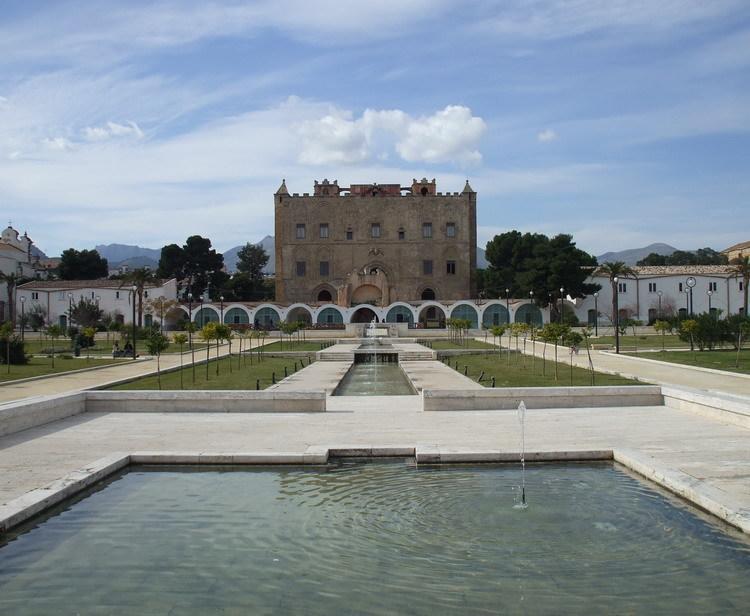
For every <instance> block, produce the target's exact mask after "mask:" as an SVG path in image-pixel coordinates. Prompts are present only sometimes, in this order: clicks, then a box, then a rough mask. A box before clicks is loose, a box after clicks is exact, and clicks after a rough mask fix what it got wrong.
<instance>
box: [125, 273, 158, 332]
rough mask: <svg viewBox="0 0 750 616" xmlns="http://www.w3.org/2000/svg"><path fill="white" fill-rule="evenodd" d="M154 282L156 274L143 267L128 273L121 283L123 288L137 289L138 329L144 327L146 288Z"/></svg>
mask: <svg viewBox="0 0 750 616" xmlns="http://www.w3.org/2000/svg"><path fill="white" fill-rule="evenodd" d="M154 282H156V276H155V275H154V273H153V272H152V271H151V270H147V269H146V268H145V267H141V268H139V269H135V270H133V271H132V272H128V273H127V274H126V275H125V277H124V278H123V279H122V282H121V283H120V287H121V288H123V287H125V288H127V287H129V288H131V289H132V287H135V300H136V301H137V302H138V303H137V312H138V327H143V294H144V292H145V291H146V287H147V286H149V285H150V284H153V283H154ZM131 301H133V298H131Z"/></svg>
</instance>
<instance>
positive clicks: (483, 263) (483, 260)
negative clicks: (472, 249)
mask: <svg viewBox="0 0 750 616" xmlns="http://www.w3.org/2000/svg"><path fill="white" fill-rule="evenodd" d="M487 267H489V262H488V261H487V256H486V255H485V254H484V248H480V247H479V246H477V269H487Z"/></svg>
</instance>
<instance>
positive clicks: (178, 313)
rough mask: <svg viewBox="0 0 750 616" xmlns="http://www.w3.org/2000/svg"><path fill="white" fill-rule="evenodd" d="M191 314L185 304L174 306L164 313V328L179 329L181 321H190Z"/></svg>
mask: <svg viewBox="0 0 750 616" xmlns="http://www.w3.org/2000/svg"><path fill="white" fill-rule="evenodd" d="M189 320H190V314H189V313H188V309H187V308H186V307H185V306H173V307H172V308H170V309H169V310H167V314H165V315H164V329H166V330H168V331H170V330H173V329H177V327H178V324H180V322H181V321H189Z"/></svg>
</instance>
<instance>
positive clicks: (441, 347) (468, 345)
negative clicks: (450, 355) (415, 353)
mask: <svg viewBox="0 0 750 616" xmlns="http://www.w3.org/2000/svg"><path fill="white" fill-rule="evenodd" d="M464 342H465V344H458V343H456V342H453V341H452V340H445V339H440V340H420V344H426V346H429V347H430V348H432V349H435V350H436V351H446V350H452V349H492V348H495V347H494V345H492V344H489V343H485V342H482V341H481V340H474V339H473V338H469V339H467V340H465V341H464Z"/></svg>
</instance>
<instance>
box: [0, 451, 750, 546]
mask: <svg viewBox="0 0 750 616" xmlns="http://www.w3.org/2000/svg"><path fill="white" fill-rule="evenodd" d="M343 457H375V458H377V457H413V458H414V459H415V462H416V464H418V465H419V464H460V463H493V462H494V463H506V464H507V463H513V462H518V460H519V457H520V454H519V452H512V451H501V450H483V451H478V450H475V449H470V448H450V447H441V446H437V445H430V444H418V445H417V446H416V447H403V446H389V445H388V446H378V445H372V446H363V445H356V446H335V447H323V446H310V447H308V448H307V449H306V450H305V451H304V452H237V453H227V452H194V451H193V452H190V451H166V452H149V451H136V452H132V453H116V454H112V455H109V456H106V457H104V458H101V459H99V460H97V461H95V462H93V463H91V464H89V465H87V466H85V467H83V468H81V469H78V470H75V471H73V472H71V473H68V474H67V475H65V476H64V477H62V478H60V479H57V480H55V481H53V482H52V483H50V484H48V485H46V486H44V487H42V488H37V489H35V490H31V491H30V492H27V493H26V494H24V495H23V496H20V497H18V498H16V499H13V500H12V501H9V502H8V503H6V504H4V505H0V535H1V534H3V533H6V532H8V531H9V530H11V529H13V528H15V527H16V526H19V525H20V524H23V523H24V522H26V521H27V520H29V519H30V518H32V517H34V516H36V515H38V514H40V513H42V512H44V511H45V510H47V509H49V508H50V507H53V506H55V505H57V504H59V503H60V502H62V501H64V500H66V499H68V498H70V497H72V496H74V495H75V494H77V493H79V492H81V491H83V490H85V489H87V488H89V487H91V486H92V485H94V484H96V483H97V482H99V481H101V480H103V479H106V478H107V477H109V476H110V475H112V474H114V473H116V472H118V471H120V470H122V469H123V468H125V467H127V466H129V465H131V464H162V465H170V464H190V465H198V466H200V465H204V464H205V465H222V464H226V465H248V466H251V465H289V464H291V465H319V464H326V463H327V462H328V461H329V459H330V458H343ZM525 459H526V461H527V462H592V461H614V462H617V463H619V464H621V465H623V466H624V467H626V468H628V469H630V470H631V471H634V472H635V473H637V474H638V475H641V476H642V477H644V478H645V479H647V480H649V481H652V482H653V483H655V484H657V485H659V486H661V487H662V488H665V489H666V490H668V491H669V492H671V493H673V494H676V495H677V496H679V497H681V498H682V499H684V500H686V501H688V502H690V503H691V504H692V505H693V506H695V507H697V508H698V509H700V510H702V511H706V512H708V513H710V514H712V515H714V516H715V517H717V518H719V519H721V520H723V521H724V522H726V523H728V524H729V525H731V526H733V527H735V528H738V529H739V530H741V531H742V532H744V533H746V534H750V511H749V510H747V509H743V508H742V507H741V506H739V505H738V504H736V503H733V502H732V501H731V498H730V497H729V495H727V494H726V493H725V492H722V491H721V490H719V489H716V488H713V487H711V486H709V485H705V484H704V483H703V482H702V481H701V480H700V479H697V478H695V477H692V476H690V475H688V474H686V473H683V472H681V471H678V470H674V469H669V468H663V467H660V466H659V465H656V464H654V462H653V458H652V457H650V456H649V455H648V454H646V453H644V452H640V451H637V450H632V449H611V450H607V449H602V450H567V451H529V452H526V453H525Z"/></svg>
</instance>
